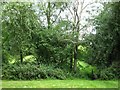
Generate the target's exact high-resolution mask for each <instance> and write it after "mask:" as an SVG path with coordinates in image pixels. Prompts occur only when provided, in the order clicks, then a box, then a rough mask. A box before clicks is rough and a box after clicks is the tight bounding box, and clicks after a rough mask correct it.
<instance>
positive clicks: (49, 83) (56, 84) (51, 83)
mask: <svg viewBox="0 0 120 90" xmlns="http://www.w3.org/2000/svg"><path fill="white" fill-rule="evenodd" d="M2 88H118V81H100V80H94V81H92V80H81V79H76V80H32V81H5V80H3V81H2Z"/></svg>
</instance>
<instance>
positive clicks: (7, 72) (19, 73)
mask: <svg viewBox="0 0 120 90" xmlns="http://www.w3.org/2000/svg"><path fill="white" fill-rule="evenodd" d="M47 78H56V79H65V78H66V76H65V74H64V71H63V70H61V69H59V68H54V67H53V66H50V65H44V64H41V65H35V64H30V63H28V64H26V65H25V64H19V65H18V64H17V65H16V64H14V65H13V64H11V65H3V68H2V79H11V80H31V79H47Z"/></svg>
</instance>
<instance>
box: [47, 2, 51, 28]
mask: <svg viewBox="0 0 120 90" xmlns="http://www.w3.org/2000/svg"><path fill="white" fill-rule="evenodd" d="M50 8H51V7H50V2H48V10H47V23H48V29H50V11H51V10H50Z"/></svg>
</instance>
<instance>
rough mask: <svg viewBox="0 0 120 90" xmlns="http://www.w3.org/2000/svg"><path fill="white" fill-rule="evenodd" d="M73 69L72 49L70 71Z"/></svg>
mask: <svg viewBox="0 0 120 90" xmlns="http://www.w3.org/2000/svg"><path fill="white" fill-rule="evenodd" d="M72 70H73V51H72V50H71V56H70V71H71V72H72Z"/></svg>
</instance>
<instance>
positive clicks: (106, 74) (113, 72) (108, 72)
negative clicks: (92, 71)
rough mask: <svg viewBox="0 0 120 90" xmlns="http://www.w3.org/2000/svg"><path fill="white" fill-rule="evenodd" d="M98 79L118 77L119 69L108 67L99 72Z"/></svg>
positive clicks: (119, 74)
mask: <svg viewBox="0 0 120 90" xmlns="http://www.w3.org/2000/svg"><path fill="white" fill-rule="evenodd" d="M100 79H102V80H110V79H120V69H119V68H114V67H109V68H106V69H104V70H101V72H100Z"/></svg>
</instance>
